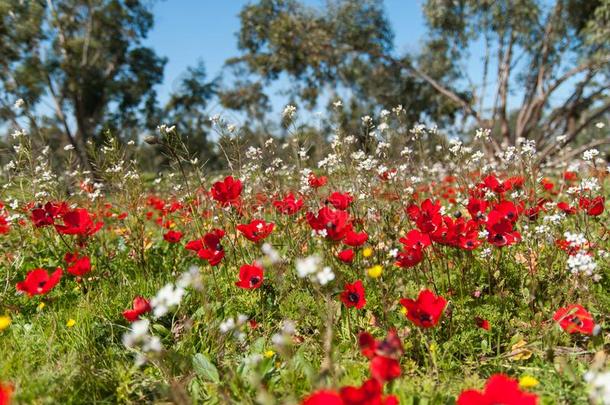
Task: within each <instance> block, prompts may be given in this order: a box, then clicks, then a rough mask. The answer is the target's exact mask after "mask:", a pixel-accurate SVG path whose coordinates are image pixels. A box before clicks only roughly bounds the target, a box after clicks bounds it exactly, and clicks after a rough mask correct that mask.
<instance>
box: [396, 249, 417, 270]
mask: <svg viewBox="0 0 610 405" xmlns="http://www.w3.org/2000/svg"><path fill="white" fill-rule="evenodd" d="M422 260H424V253H423V250H422V248H421V247H418V246H413V247H405V249H404V250H403V251H402V252H399V253H398V256H396V265H397V266H399V267H403V268H408V267H413V266H415V265H417V264H418V263H419V262H421V261H422Z"/></svg>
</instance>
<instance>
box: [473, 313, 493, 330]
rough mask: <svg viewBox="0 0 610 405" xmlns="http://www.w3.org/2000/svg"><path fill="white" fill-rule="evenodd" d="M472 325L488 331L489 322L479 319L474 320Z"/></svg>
mask: <svg viewBox="0 0 610 405" xmlns="http://www.w3.org/2000/svg"><path fill="white" fill-rule="evenodd" d="M474 323H475V324H476V325H477V326H478V327H479V328H481V329H485V330H489V328H490V326H489V321H488V320H487V319H483V318H480V317H478V316H477V317H476V318H474Z"/></svg>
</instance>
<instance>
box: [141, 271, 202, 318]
mask: <svg viewBox="0 0 610 405" xmlns="http://www.w3.org/2000/svg"><path fill="white" fill-rule="evenodd" d="M188 287H193V288H195V289H197V290H201V288H202V285H201V275H200V274H199V269H198V268H197V267H196V266H192V267H191V268H190V269H189V270H188V271H187V272H184V273H182V274H181V275H180V277H179V278H178V281H177V282H176V284H175V285H174V284H173V283H167V284H166V285H164V286H163V287H162V288H161V289H160V290H159V291H158V292H157V294H156V295H155V296H154V297H153V298H152V299H151V300H150V306H151V307H152V309H153V315H154V317H155V318H160V317H162V316H163V315H165V314H167V313H168V312H169V311H170V310H171V309H173V308H174V307H176V306H178V305H180V302H181V301H182V297H184V294H185V293H186V289H187V288H188Z"/></svg>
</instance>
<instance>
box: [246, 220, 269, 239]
mask: <svg viewBox="0 0 610 405" xmlns="http://www.w3.org/2000/svg"><path fill="white" fill-rule="evenodd" d="M274 227H275V224H273V223H272V222H269V223H267V222H265V221H263V220H261V219H255V220H253V221H251V222H250V223H249V224H240V225H237V230H238V231H239V232H241V233H242V235H244V236H245V238H246V239H248V240H250V241H252V242H260V241H261V240H263V239H265V238H266V237H267V236H269V234H270V233H271V232H272V231H273V228H274Z"/></svg>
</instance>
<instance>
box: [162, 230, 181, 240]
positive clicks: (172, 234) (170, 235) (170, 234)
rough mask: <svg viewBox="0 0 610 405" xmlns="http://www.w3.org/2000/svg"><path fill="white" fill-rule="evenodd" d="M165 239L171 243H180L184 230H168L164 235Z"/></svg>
mask: <svg viewBox="0 0 610 405" xmlns="http://www.w3.org/2000/svg"><path fill="white" fill-rule="evenodd" d="M163 239H165V240H166V241H167V242H169V243H178V242H180V239H182V232H180V231H167V232H166V233H165V234H164V235H163Z"/></svg>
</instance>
